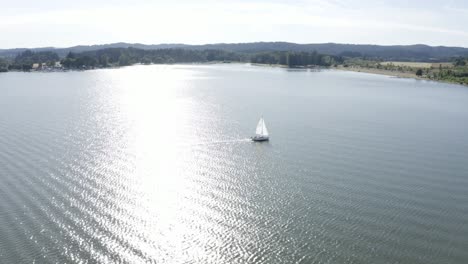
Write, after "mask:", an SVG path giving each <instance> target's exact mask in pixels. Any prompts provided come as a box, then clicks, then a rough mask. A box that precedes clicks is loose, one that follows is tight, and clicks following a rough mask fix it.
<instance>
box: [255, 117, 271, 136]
mask: <svg viewBox="0 0 468 264" xmlns="http://www.w3.org/2000/svg"><path fill="white" fill-rule="evenodd" d="M251 139H252V141H268V139H269V138H268V130H267V128H266V125H265V120H263V117H262V118H260V120H259V121H258V124H257V129H255V136H253V137H251Z"/></svg>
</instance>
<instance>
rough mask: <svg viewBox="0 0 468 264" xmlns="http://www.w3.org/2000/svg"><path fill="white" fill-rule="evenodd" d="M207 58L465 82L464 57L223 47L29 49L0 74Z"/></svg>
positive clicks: (2, 64) (5, 61)
mask: <svg viewBox="0 0 468 264" xmlns="http://www.w3.org/2000/svg"><path fill="white" fill-rule="evenodd" d="M207 62H244V63H248V62H250V63H253V64H262V65H277V66H283V67H291V68H294V67H299V68H309V67H332V68H337V69H342V70H350V71H362V72H370V73H377V74H386V75H394V76H399V77H412V78H420V79H430V80H437V81H445V82H452V83H459V84H465V85H468V57H455V58H450V59H449V60H448V61H444V62H401V61H385V60H383V59H380V58H376V57H372V58H366V57H365V56H361V57H356V56H346V54H342V55H340V56H336V55H326V54H320V53H318V52H316V51H313V52H299V51H295V52H293V51H265V52H255V53H244V52H231V51H226V50H216V49H205V50H190V49H182V48H169V49H154V50H145V49H138V48H131V47H130V48H105V49H100V50H94V51H86V52H80V53H73V52H69V53H68V54H67V55H66V56H65V57H62V58H60V57H59V55H58V54H57V53H55V52H53V51H37V52H34V51H30V50H26V51H23V52H21V53H19V54H18V55H17V56H16V57H14V58H1V57H0V72H7V71H62V70H87V69H96V68H109V67H119V66H128V65H134V64H172V63H207Z"/></svg>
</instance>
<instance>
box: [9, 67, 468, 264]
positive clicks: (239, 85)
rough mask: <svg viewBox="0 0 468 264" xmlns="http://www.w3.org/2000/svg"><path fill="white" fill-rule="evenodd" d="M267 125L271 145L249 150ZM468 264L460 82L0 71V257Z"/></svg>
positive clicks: (224, 72)
mask: <svg viewBox="0 0 468 264" xmlns="http://www.w3.org/2000/svg"><path fill="white" fill-rule="evenodd" d="M262 114H263V116H264V118H265V120H266V123H267V126H268V129H269V130H270V134H271V141H270V142H269V143H261V144H259V143H252V142H249V141H248V140H247V138H248V137H249V136H251V135H252V134H253V132H254V131H255V126H256V122H257V120H258V119H259V117H260V116H261V115H262ZM96 262H98V263H152V262H154V263H434V264H435V263H437V264H439V263H460V264H462V263H468V88H467V87H462V86H456V85H448V84H441V83H434V82H426V81H417V80H411V79H397V78H390V77H385V76H378V75H370V74H364V73H350V72H340V71H320V72H315V71H290V70H289V71H288V70H285V69H275V68H261V67H253V66H249V65H210V66H191V65H175V66H135V67H126V68H121V69H109V70H96V71H85V72H65V73H4V74H0V263H96Z"/></svg>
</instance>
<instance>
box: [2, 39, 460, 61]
mask: <svg viewBox="0 0 468 264" xmlns="http://www.w3.org/2000/svg"><path fill="white" fill-rule="evenodd" d="M129 47H132V48H138V49H144V50H155V49H168V48H183V49H190V50H207V49H216V50H225V51H233V52H243V53H257V52H263V51H265V52H266V51H296V52H300V51H306V52H312V51H317V52H319V53H322V54H328V55H337V56H346V57H367V58H375V59H382V60H394V61H444V60H449V59H450V58H453V57H459V56H462V57H468V48H461V47H444V46H437V47H433V46H427V45H407V46H379V45H354V44H336V43H323V44H297V43H289V42H253V43H219V44H206V45H185V44H158V45H145V44H138V43H135V44H132V43H123V42H122V43H113V44H105V45H91V46H75V47H70V48H39V49H31V50H33V51H55V52H56V53H57V54H58V55H59V56H60V57H64V56H66V54H67V53H68V52H70V51H72V52H86V51H96V50H101V49H106V48H129ZM25 50H26V49H7V50H0V57H10V58H13V57H15V56H16V55H17V54H19V53H21V52H23V51H25Z"/></svg>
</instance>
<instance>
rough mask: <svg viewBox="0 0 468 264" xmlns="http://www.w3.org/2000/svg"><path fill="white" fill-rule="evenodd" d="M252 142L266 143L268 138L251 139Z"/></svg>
mask: <svg viewBox="0 0 468 264" xmlns="http://www.w3.org/2000/svg"><path fill="white" fill-rule="evenodd" d="M251 139H252V141H255V142H262V141H268V140H269V138H268V137H251Z"/></svg>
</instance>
